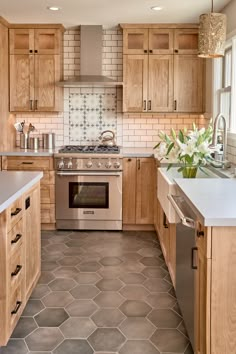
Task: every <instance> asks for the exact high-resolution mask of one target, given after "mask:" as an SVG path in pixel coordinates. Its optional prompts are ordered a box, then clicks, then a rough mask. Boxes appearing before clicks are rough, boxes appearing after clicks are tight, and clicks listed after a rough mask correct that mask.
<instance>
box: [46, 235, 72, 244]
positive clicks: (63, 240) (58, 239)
mask: <svg viewBox="0 0 236 354" xmlns="http://www.w3.org/2000/svg"><path fill="white" fill-rule="evenodd" d="M67 241H69V237H68V236H66V235H65V236H59V237H58V236H54V237H51V238H50V243H53V244H55V243H66V242H67Z"/></svg>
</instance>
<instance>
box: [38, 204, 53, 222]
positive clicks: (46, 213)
mask: <svg viewBox="0 0 236 354" xmlns="http://www.w3.org/2000/svg"><path fill="white" fill-rule="evenodd" d="M55 222H56V219H55V204H41V223H42V224H51V223H55Z"/></svg>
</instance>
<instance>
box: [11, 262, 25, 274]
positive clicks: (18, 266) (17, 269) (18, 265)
mask: <svg viewBox="0 0 236 354" xmlns="http://www.w3.org/2000/svg"><path fill="white" fill-rule="evenodd" d="M21 268H22V265H20V264H17V266H16V269H15V270H14V272H12V273H11V276H12V277H15V276H16V275H17V274H18V273H19V272H20V271H21Z"/></svg>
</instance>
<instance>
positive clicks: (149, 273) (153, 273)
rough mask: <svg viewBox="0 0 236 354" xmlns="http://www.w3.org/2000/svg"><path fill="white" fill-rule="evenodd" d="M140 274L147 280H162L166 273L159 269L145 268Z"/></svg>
mask: <svg viewBox="0 0 236 354" xmlns="http://www.w3.org/2000/svg"><path fill="white" fill-rule="evenodd" d="M142 274H143V275H145V277H147V278H161V279H162V278H164V277H165V276H166V274H167V271H166V270H164V269H163V268H161V267H147V268H145V269H144V270H143V271H142Z"/></svg>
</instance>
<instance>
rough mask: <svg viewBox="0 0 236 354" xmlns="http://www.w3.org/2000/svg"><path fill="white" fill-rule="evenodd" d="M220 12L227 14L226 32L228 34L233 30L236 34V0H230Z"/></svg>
mask: <svg viewBox="0 0 236 354" xmlns="http://www.w3.org/2000/svg"><path fill="white" fill-rule="evenodd" d="M222 12H223V13H224V14H226V16H227V33H228V34H229V33H231V32H234V31H235V34H236V21H235V14H236V0H231V1H230V2H229V4H228V5H227V6H225V8H224V9H223V11H222Z"/></svg>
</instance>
